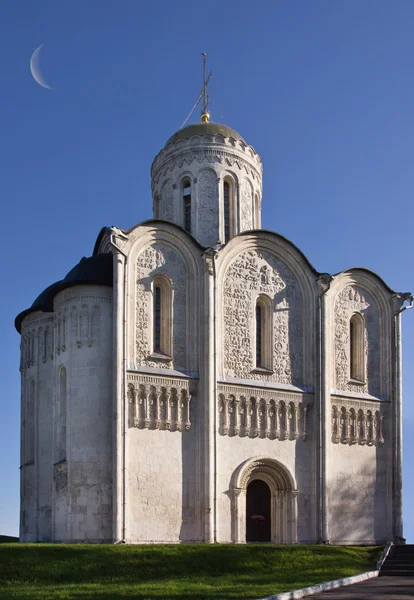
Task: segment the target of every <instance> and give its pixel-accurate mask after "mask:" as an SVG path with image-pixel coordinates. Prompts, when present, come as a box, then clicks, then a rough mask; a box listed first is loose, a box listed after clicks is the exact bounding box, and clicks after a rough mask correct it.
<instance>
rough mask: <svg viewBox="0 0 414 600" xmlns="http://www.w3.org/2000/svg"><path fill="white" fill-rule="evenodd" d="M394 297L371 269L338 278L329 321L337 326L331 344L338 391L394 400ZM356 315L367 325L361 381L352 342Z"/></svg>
mask: <svg viewBox="0 0 414 600" xmlns="http://www.w3.org/2000/svg"><path fill="white" fill-rule="evenodd" d="M392 296H393V292H392V291H391V290H390V288H389V287H388V286H387V285H386V284H385V283H384V282H383V281H382V279H381V278H380V277H378V275H376V274H375V273H373V272H372V271H369V270H367V269H361V268H354V269H348V270H347V271H343V272H342V273H339V274H338V275H335V276H334V278H333V280H332V283H331V287H330V290H329V292H328V293H327V297H328V299H329V302H328V307H329V314H328V315H327V318H329V319H331V322H332V323H333V327H332V334H331V340H330V343H331V345H332V353H331V356H332V381H333V387H334V389H335V390H338V391H342V392H352V393H357V394H361V393H363V394H369V395H371V396H375V397H379V398H383V399H387V398H390V396H391V383H392V382H391V368H390V365H391V341H392V327H393V323H392ZM355 315H360V320H361V324H362V325H363V331H362V332H361V333H360V336H361V339H360V340H359V348H360V351H361V354H360V356H359V358H358V360H359V361H360V363H359V368H358V369H357V372H360V375H359V376H358V378H357V379H355V377H354V376H353V374H354V373H355V369H353V368H352V365H351V362H352V360H355V356H354V357H352V340H351V337H352V336H351V321H352V319H354V320H355ZM362 353H363V354H362Z"/></svg>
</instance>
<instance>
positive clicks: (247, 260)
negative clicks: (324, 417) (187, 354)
mask: <svg viewBox="0 0 414 600" xmlns="http://www.w3.org/2000/svg"><path fill="white" fill-rule="evenodd" d="M260 293H265V294H266V295H267V296H269V297H270V298H271V301H272V304H273V317H272V318H273V339H272V340H271V345H272V352H273V359H272V363H273V373H272V374H271V375H267V374H263V373H260V372H257V371H255V362H254V349H253V346H252V336H251V327H252V323H254V322H255V306H256V298H257V296H258V295H259V294H260ZM223 296H224V303H223V304H224V306H223V318H224V353H223V354H224V356H223V362H224V364H223V367H224V375H225V376H229V377H241V378H246V379H258V380H269V379H270V380H274V381H278V382H280V383H286V384H293V385H301V384H302V382H303V317H302V295H301V290H300V286H299V284H298V282H297V281H296V279H295V277H294V276H293V274H292V273H291V271H290V270H289V269H288V267H287V266H286V265H285V264H283V263H281V262H280V261H279V260H278V259H277V258H276V257H274V256H273V255H272V254H270V253H269V252H264V251H261V252H259V251H257V250H251V251H248V252H243V253H242V254H240V255H239V256H238V257H236V258H235V259H234V260H233V261H232V262H231V263H230V265H229V267H228V269H227V272H226V276H225V278H224V284H223Z"/></svg>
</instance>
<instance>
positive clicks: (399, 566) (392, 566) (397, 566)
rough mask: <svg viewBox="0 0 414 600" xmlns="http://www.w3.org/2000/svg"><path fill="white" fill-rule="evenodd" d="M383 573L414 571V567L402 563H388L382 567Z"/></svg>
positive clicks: (410, 564)
mask: <svg viewBox="0 0 414 600" xmlns="http://www.w3.org/2000/svg"><path fill="white" fill-rule="evenodd" d="M381 570H382V571H411V570H413V571H414V565H413V564H412V563H401V562H394V563H388V562H387V563H386V564H384V565H382V569H381Z"/></svg>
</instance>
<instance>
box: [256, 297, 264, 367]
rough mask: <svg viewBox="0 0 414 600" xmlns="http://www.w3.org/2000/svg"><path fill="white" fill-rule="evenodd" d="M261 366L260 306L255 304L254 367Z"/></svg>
mask: <svg viewBox="0 0 414 600" xmlns="http://www.w3.org/2000/svg"><path fill="white" fill-rule="evenodd" d="M262 366H263V361H262V307H261V306H260V304H256V367H259V368H260V367H262Z"/></svg>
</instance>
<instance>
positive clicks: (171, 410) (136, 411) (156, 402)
mask: <svg viewBox="0 0 414 600" xmlns="http://www.w3.org/2000/svg"><path fill="white" fill-rule="evenodd" d="M191 398H192V397H191V395H190V391H189V387H188V384H187V385H186V386H185V387H184V388H180V387H179V386H175V385H174V384H173V385H149V384H148V383H144V382H143V383H140V384H138V383H129V384H128V405H129V424H130V427H138V428H139V429H161V430H169V431H188V430H189V429H190V427H191V419H190V402H191Z"/></svg>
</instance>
